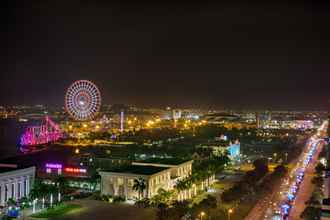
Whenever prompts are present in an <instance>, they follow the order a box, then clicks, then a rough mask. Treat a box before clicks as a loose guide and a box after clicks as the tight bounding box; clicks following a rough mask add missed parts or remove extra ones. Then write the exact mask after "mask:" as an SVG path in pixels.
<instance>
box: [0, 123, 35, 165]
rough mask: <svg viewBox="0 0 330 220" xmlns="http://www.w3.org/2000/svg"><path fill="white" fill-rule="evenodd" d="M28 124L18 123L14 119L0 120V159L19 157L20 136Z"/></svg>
mask: <svg viewBox="0 0 330 220" xmlns="http://www.w3.org/2000/svg"><path fill="white" fill-rule="evenodd" d="M28 125H29V122H18V121H17V120H16V119H2V120H0V159H3V158H7V157H12V156H17V155H20V154H21V152H20V150H19V142H20V135H21V134H22V133H23V131H24V129H25V128H26V127H27V126H28Z"/></svg>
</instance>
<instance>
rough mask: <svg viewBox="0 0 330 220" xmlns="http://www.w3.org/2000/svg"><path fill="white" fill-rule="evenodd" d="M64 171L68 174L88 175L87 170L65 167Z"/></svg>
mask: <svg viewBox="0 0 330 220" xmlns="http://www.w3.org/2000/svg"><path fill="white" fill-rule="evenodd" d="M64 171H65V172H68V173H86V172H87V170H86V169H81V168H74V167H65V168H64Z"/></svg>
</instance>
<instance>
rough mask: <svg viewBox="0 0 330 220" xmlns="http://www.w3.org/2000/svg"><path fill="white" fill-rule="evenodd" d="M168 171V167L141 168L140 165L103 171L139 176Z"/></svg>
mask: <svg viewBox="0 0 330 220" xmlns="http://www.w3.org/2000/svg"><path fill="white" fill-rule="evenodd" d="M166 169H168V168H167V167H156V166H140V165H130V166H125V167H120V168H116V169H110V170H103V171H104V172H113V173H131V174H139V175H153V174H155V173H159V172H161V171H163V170H166Z"/></svg>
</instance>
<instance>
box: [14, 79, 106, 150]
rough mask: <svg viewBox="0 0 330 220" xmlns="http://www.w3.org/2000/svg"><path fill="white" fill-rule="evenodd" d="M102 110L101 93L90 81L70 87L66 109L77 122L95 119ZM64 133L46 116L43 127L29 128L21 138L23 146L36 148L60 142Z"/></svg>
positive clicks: (83, 81) (81, 81)
mask: <svg viewBox="0 0 330 220" xmlns="http://www.w3.org/2000/svg"><path fill="white" fill-rule="evenodd" d="M100 108H101V93H100V91H99V89H98V88H97V86H96V85H95V84H94V83H92V82H91V81H88V80H78V81H75V82H74V83H72V84H71V85H70V87H69V88H68V89H67V91H66V95H65V109H66V111H67V113H68V114H69V115H70V116H71V117H72V118H73V119H74V120H76V121H80V122H81V121H87V120H91V119H93V118H94V117H95V116H96V115H97V113H98V112H99V110H100ZM61 138H63V132H62V131H61V129H60V127H59V125H58V124H56V123H55V122H53V121H52V120H51V119H50V117H48V116H46V117H45V119H44V120H43V121H42V123H41V125H38V126H29V127H28V128H26V129H25V132H24V133H23V135H22V136H21V146H36V145H42V144H47V143H50V142H55V141H58V140H59V139H61Z"/></svg>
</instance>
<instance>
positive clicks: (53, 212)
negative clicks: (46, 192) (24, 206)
mask: <svg viewBox="0 0 330 220" xmlns="http://www.w3.org/2000/svg"><path fill="white" fill-rule="evenodd" d="M80 208H81V206H80V205H76V204H60V205H57V206H54V207H53V208H48V209H45V210H43V211H41V212H38V213H36V214H33V215H31V217H34V218H52V217H55V216H56V217H58V216H61V215H64V214H66V213H68V212H71V211H72V210H76V209H80Z"/></svg>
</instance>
